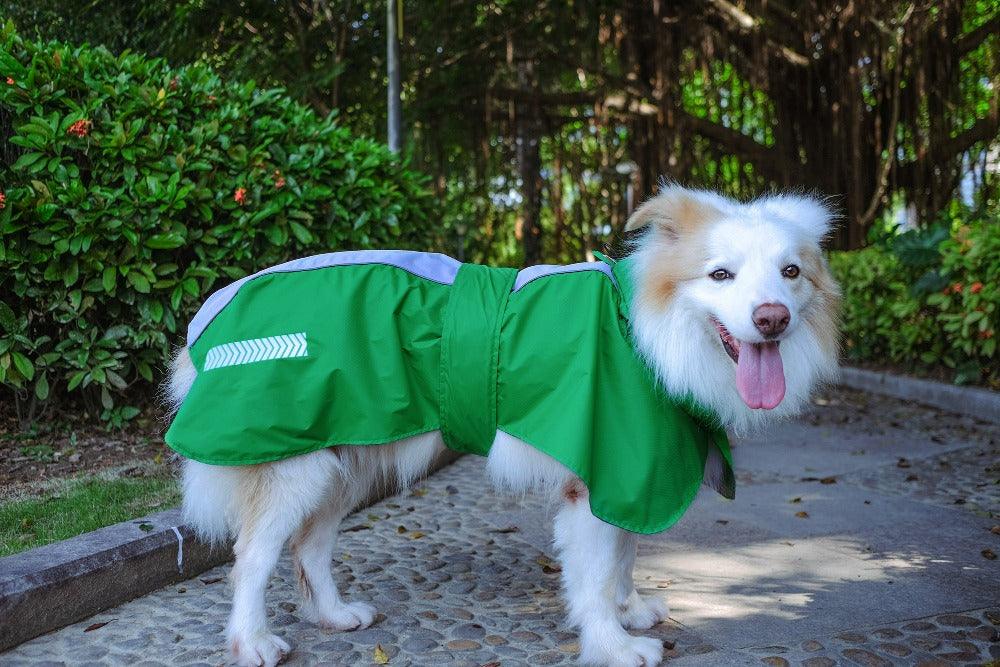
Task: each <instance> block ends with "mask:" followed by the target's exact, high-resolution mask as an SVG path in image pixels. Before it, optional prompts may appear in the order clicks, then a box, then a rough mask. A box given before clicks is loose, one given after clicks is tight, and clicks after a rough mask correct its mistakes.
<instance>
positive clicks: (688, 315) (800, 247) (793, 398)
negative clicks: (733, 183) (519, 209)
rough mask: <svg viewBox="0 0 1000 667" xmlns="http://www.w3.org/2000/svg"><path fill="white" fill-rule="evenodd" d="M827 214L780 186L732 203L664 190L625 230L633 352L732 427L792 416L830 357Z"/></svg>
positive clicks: (833, 292) (832, 290)
mask: <svg viewBox="0 0 1000 667" xmlns="http://www.w3.org/2000/svg"><path fill="white" fill-rule="evenodd" d="M831 218H832V215H831V212H830V210H829V209H828V208H827V207H826V206H825V205H824V204H823V203H822V202H820V201H819V200H818V199H816V198H814V197H808V196H800V195H788V194H779V195H771V196H768V197H763V198H761V199H757V200H755V201H752V202H749V203H740V202H737V201H734V200H732V199H728V198H726V197H722V196H720V195H717V194H715V193H711V192H705V191H698V190H688V189H685V188H682V187H679V186H667V187H666V188H664V189H663V190H662V191H661V192H660V194H659V195H657V196H656V197H654V198H653V199H650V200H649V201H647V202H646V203H645V204H643V205H642V206H641V207H640V208H639V209H638V210H637V211H636V212H635V213H634V214H633V216H632V217H631V219H630V220H629V222H628V225H627V227H626V229H637V228H641V227H647V228H648V229H647V231H646V232H645V233H644V235H643V236H642V237H641V238H640V240H639V241H638V242H637V249H636V253H635V261H636V268H635V281H636V299H635V303H634V304H633V305H632V313H633V315H632V317H633V325H634V328H635V333H636V338H637V342H638V345H639V348H640V352H642V354H643V355H644V356H645V357H646V358H647V360H648V361H649V362H650V364H651V365H652V366H653V367H654V368H655V369H656V370H657V372H658V374H659V375H660V377H661V379H662V380H663V382H664V384H665V385H666V387H667V389H668V390H669V391H671V392H672V393H677V394H691V395H693V396H694V397H695V398H696V399H698V400H699V401H700V402H702V403H703V404H705V405H706V406H707V407H710V408H712V409H714V410H715V411H716V412H717V413H718V414H719V416H720V417H721V418H722V420H723V422H724V423H725V424H726V425H727V426H730V427H732V428H735V429H737V430H743V429H745V428H747V427H750V426H753V425H754V424H755V423H759V422H761V421H763V420H764V419H766V418H767V417H771V416H785V415H790V414H794V413H795V412H797V411H798V410H799V409H800V408H801V407H802V406H803V404H804V403H805V402H806V401H807V399H808V397H809V394H810V392H811V390H812V388H813V387H814V386H815V384H816V383H817V382H818V381H820V380H823V379H825V378H829V377H831V376H832V375H833V373H834V372H835V370H836V364H837V347H838V346H837V323H836V314H837V308H838V303H839V292H838V289H837V285H836V283H835V282H834V281H833V279H832V277H831V276H830V272H829V270H828V268H827V266H826V262H825V260H824V258H823V255H822V253H821V251H820V241H821V240H822V239H823V237H824V236H825V235H826V233H827V232H828V231H829V227H830V223H831Z"/></svg>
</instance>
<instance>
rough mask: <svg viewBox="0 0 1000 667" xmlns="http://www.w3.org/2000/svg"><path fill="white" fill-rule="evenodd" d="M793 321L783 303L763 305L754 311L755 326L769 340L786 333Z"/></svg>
mask: <svg viewBox="0 0 1000 667" xmlns="http://www.w3.org/2000/svg"><path fill="white" fill-rule="evenodd" d="M791 319H792V316H791V313H789V312H788V308H786V307H785V306H784V304H781V303H763V304H761V305H759V306H757V307H756V308H754V311H753V323H754V325H756V327H757V330H758V331H760V332H761V333H762V334H764V336H765V337H767V338H770V337H772V336H777V335H778V334H780V333H781V332H782V331H784V330H785V329H786V328H787V327H788V322H789V321H790V320H791Z"/></svg>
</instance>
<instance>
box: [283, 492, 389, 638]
mask: <svg viewBox="0 0 1000 667" xmlns="http://www.w3.org/2000/svg"><path fill="white" fill-rule="evenodd" d="M349 511H350V507H349V506H347V505H345V504H343V503H341V502H337V501H333V502H329V503H328V504H327V505H326V506H324V507H322V508H321V509H320V510H318V511H317V512H316V513H315V514H313V515H312V516H310V517H309V518H308V519H306V520H305V522H304V523H303V524H302V528H301V529H300V530H299V532H298V534H297V535H296V536H295V537H294V538H293V540H292V554H293V557H294V562H295V571H296V574H297V575H298V578H299V589H300V590H301V592H302V598H303V600H304V601H305V605H306V614H307V616H308V617H309V618H310V619H311V620H313V621H314V622H315V623H317V624H318V625H319V626H320V627H323V628H326V629H328V630H356V629H358V628H367V627H368V626H369V625H371V623H372V621H373V620H374V618H375V608H374V607H372V606H371V605H370V604H366V603H364V602H345V601H344V600H343V599H342V598H341V597H340V592H339V591H338V590H337V583H336V581H334V578H333V571H332V561H333V550H334V547H335V546H336V541H337V530H338V528H339V527H340V522H341V520H342V519H343V518H344V516H345V515H346V514H347V513H348V512H349Z"/></svg>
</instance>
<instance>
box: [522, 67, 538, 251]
mask: <svg viewBox="0 0 1000 667" xmlns="http://www.w3.org/2000/svg"><path fill="white" fill-rule="evenodd" d="M517 79H518V87H519V88H520V90H521V91H522V92H525V93H527V95H526V97H527V99H526V101H523V102H520V103H519V104H518V105H517V108H516V125H517V164H518V170H519V172H520V176H521V198H522V202H521V244H522V247H523V249H524V265H525V266H532V265H534V264H539V263H541V261H542V229H541V220H540V217H541V209H542V201H541V177H540V172H541V167H542V158H541V151H540V144H541V137H540V134H541V132H540V130H541V113H540V109H539V102H538V96H537V92H538V91H537V88H536V85H535V76H534V63H533V62H531V61H529V60H524V59H522V60H520V61H519V62H518V65H517Z"/></svg>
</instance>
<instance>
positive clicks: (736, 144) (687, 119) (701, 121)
mask: <svg viewBox="0 0 1000 667" xmlns="http://www.w3.org/2000/svg"><path fill="white" fill-rule="evenodd" d="M490 93H491V95H492V96H493V97H494V98H495V99H501V100H512V101H514V102H521V103H524V102H529V101H533V102H537V103H538V104H539V105H541V106H547V107H548V106H584V105H585V106H591V107H592V106H594V105H595V104H598V103H600V104H601V105H602V106H603V107H605V108H607V109H613V110H615V111H616V112H618V113H621V114H623V115H626V116H655V115H656V114H657V113H658V112H659V109H658V108H657V107H656V106H655V105H653V104H650V103H648V102H643V101H641V100H638V99H635V98H633V97H629V96H627V95H624V94H622V93H606V92H604V91H600V90H598V91H592V92H591V91H580V92H571V93H542V92H538V91H525V90H517V89H513V88H494V89H492V90H491V91H490ZM680 113H681V115H682V117H683V119H684V120H683V122H684V123H685V124H686V125H687V126H688V127H690V128H691V129H692V130H693V131H695V132H697V133H698V134H700V135H701V136H703V137H705V138H706V139H708V140H709V141H712V142H715V143H716V144H719V145H720V146H721V147H723V148H725V149H727V150H729V151H732V152H733V153H735V154H737V155H739V156H740V157H741V158H744V159H747V160H761V159H765V158H768V157H771V156H772V155H773V154H774V149H773V148H772V147H770V146H765V145H764V144H761V143H758V142H756V141H754V139H753V137H750V136H748V135H746V134H743V133H742V132H738V131H737V130H734V129H731V128H728V127H725V126H724V125H719V124H718V123H713V122H712V121H710V120H708V119H706V118H699V117H698V116H692V115H691V114H689V113H687V112H680ZM553 116H554V117H557V118H558V117H560V116H559V115H558V114H553ZM575 120H586V117H581V118H578V119H575Z"/></svg>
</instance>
